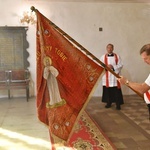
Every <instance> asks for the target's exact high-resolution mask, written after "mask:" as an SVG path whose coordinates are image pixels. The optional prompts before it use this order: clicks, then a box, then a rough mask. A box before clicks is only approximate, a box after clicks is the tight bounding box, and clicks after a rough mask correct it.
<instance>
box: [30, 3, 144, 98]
mask: <svg viewBox="0 0 150 150" xmlns="http://www.w3.org/2000/svg"><path fill="white" fill-rule="evenodd" d="M31 10H32V12H33V11H34V12H35V13H36V12H37V11H38V10H37V9H36V8H35V7H34V6H31ZM49 22H50V24H51V25H52V26H53V27H54V28H55V29H56V30H57V31H59V32H60V33H61V34H62V35H63V36H64V37H66V38H67V39H68V40H69V41H71V42H73V43H74V44H75V45H76V46H78V47H79V48H80V49H81V50H82V51H84V52H85V53H86V55H88V56H90V57H91V58H92V59H93V60H95V61H96V62H98V63H99V64H100V65H101V66H102V67H104V68H105V69H106V70H108V71H109V72H111V73H112V74H113V75H114V76H115V77H116V78H121V77H120V76H119V75H118V74H116V73H115V72H114V71H113V70H111V69H110V68H109V67H107V65H105V64H104V63H103V62H101V61H100V60H99V59H98V58H96V57H95V56H94V55H93V54H92V53H90V52H89V51H88V50H87V49H86V48H84V47H83V46H82V45H81V44H79V43H78V42H77V41H75V40H74V39H73V38H72V37H71V36H69V35H68V34H67V33H66V32H64V31H63V30H62V29H60V28H59V27H58V26H57V25H55V24H54V23H53V22H52V21H50V20H49ZM128 87H129V88H130V89H131V90H133V91H134V92H135V93H137V95H139V96H140V97H141V98H144V97H143V95H142V94H141V93H139V92H138V91H136V90H134V89H133V88H131V87H130V86H128Z"/></svg>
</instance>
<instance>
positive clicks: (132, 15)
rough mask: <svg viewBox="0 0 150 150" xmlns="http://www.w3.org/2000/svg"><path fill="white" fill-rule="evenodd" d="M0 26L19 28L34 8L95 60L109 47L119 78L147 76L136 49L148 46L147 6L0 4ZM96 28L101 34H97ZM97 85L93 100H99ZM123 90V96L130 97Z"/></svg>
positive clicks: (32, 47)
mask: <svg viewBox="0 0 150 150" xmlns="http://www.w3.org/2000/svg"><path fill="white" fill-rule="evenodd" d="M0 3H1V5H0V18H1V20H0V26H5V25H7V26H22V25H21V24H20V22H19V19H20V17H19V16H20V15H21V14H22V12H23V11H31V10H30V7H31V6H35V8H37V9H38V10H39V11H40V12H41V13H43V15H45V16H46V17H47V18H49V19H50V20H51V21H53V22H54V23H55V24H56V25H57V26H59V27H60V28H61V29H63V30H64V31H65V32H67V33H68V34H69V35H70V36H72V38H74V39H75V40H76V41H78V42H79V43H80V44H81V45H82V46H84V47H85V48H86V49H88V50H89V51H90V52H92V53H93V54H94V55H95V56H96V57H98V58H100V56H101V55H102V54H103V53H105V52H106V49H105V47H106V45H107V44H108V43H113V44H114V46H115V52H116V53H118V54H120V55H121V57H122V60H123V62H124V68H123V70H122V74H123V75H124V76H126V77H127V78H129V80H132V81H135V82H143V81H144V80H145V78H146V77H147V76H148V74H149V70H148V67H149V66H148V65H147V64H145V63H143V61H142V59H141V58H140V55H139V50H140V48H141V47H142V46H143V45H144V44H147V43H149V42H150V29H149V28H150V27H149V26H150V3H97V2H95V3H94V2H93V3H92V2H91V3H85V2H50V1H49V2H48V0H45V1H43V0H38V1H35V0H5V1H4V0H0ZM99 27H102V28H103V31H102V32H100V31H99ZM35 32H36V26H34V25H29V30H28V32H27V40H28V42H29V48H28V52H29V54H30V56H29V58H28V61H29V62H30V67H29V70H30V72H31V76H32V80H33V83H34V84H33V85H32V87H33V88H34V90H33V88H32V89H31V95H34V94H36V91H35V87H36V85H35V83H36V35H35ZM101 91H102V88H101V82H100V83H99V85H98V87H97V89H96V91H95V93H94V96H101ZM133 93H134V92H133V91H132V90H130V89H129V88H127V87H125V86H123V94H125V95H126V94H133Z"/></svg>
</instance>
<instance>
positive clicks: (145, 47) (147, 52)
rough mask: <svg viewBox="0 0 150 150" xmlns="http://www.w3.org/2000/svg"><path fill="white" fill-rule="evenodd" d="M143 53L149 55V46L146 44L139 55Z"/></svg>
mask: <svg viewBox="0 0 150 150" xmlns="http://www.w3.org/2000/svg"><path fill="white" fill-rule="evenodd" d="M143 52H146V54H147V55H150V44H146V45H144V46H143V47H142V48H141V49H140V55H141V54H142V53H143Z"/></svg>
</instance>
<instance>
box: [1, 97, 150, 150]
mask: <svg viewBox="0 0 150 150" xmlns="http://www.w3.org/2000/svg"><path fill="white" fill-rule="evenodd" d="M124 100H125V104H124V105H122V109H121V110H120V111H118V110H115V105H113V106H112V107H111V108H109V109H106V108H104V106H105V104H104V103H102V102H101V100H100V98H96V97H94V98H92V99H91V100H90V102H89V103H88V105H87V107H86V110H87V112H88V113H89V115H90V116H91V117H92V118H93V119H94V120H95V121H96V122H97V123H98V125H99V126H100V128H101V129H102V130H103V131H104V133H105V134H106V135H107V136H108V138H109V139H110V140H111V141H112V143H113V144H114V145H115V146H116V148H117V150H150V121H149V120H148V117H149V116H148V110H147V106H146V104H145V103H144V102H143V101H142V100H141V98H139V97H138V96H124ZM49 147H50V142H49V134H48V129H47V127H46V126H45V125H44V124H42V123H40V122H39V121H38V119H37V116H36V104H35V98H30V99H29V102H26V99H25V98H12V99H10V100H9V99H7V98H0V150H49Z"/></svg>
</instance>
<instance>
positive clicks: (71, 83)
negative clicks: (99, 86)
mask: <svg viewBox="0 0 150 150" xmlns="http://www.w3.org/2000/svg"><path fill="white" fill-rule="evenodd" d="M36 14H37V33H36V36H37V109H38V117H39V119H40V121H42V122H43V123H45V124H46V125H48V126H49V130H50V133H51V134H52V135H55V136H56V137H59V138H60V139H63V140H65V141H67V140H68V138H69V136H70V134H71V131H72V129H73V126H74V124H75V122H76V121H77V118H78V116H79V114H80V112H81V110H82V109H83V108H84V107H85V105H86V104H87V102H88V100H89V98H90V95H91V92H92V90H93V89H94V86H95V85H96V83H97V81H98V79H99V77H100V75H101V73H102V72H103V68H102V67H100V65H98V64H97V63H95V62H94V61H92V60H91V59H90V58H89V57H87V56H86V55H85V54H84V53H82V52H81V51H80V50H78V49H77V48H76V47H75V46H74V45H73V44H72V43H71V42H69V41H68V40H67V39H66V38H65V37H64V36H63V35H62V34H61V33H59V32H58V31H57V29H56V28H54V27H53V25H52V24H51V23H50V21H49V20H48V19H47V18H46V17H44V16H43V15H42V14H41V13H40V12H39V11H36Z"/></svg>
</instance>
